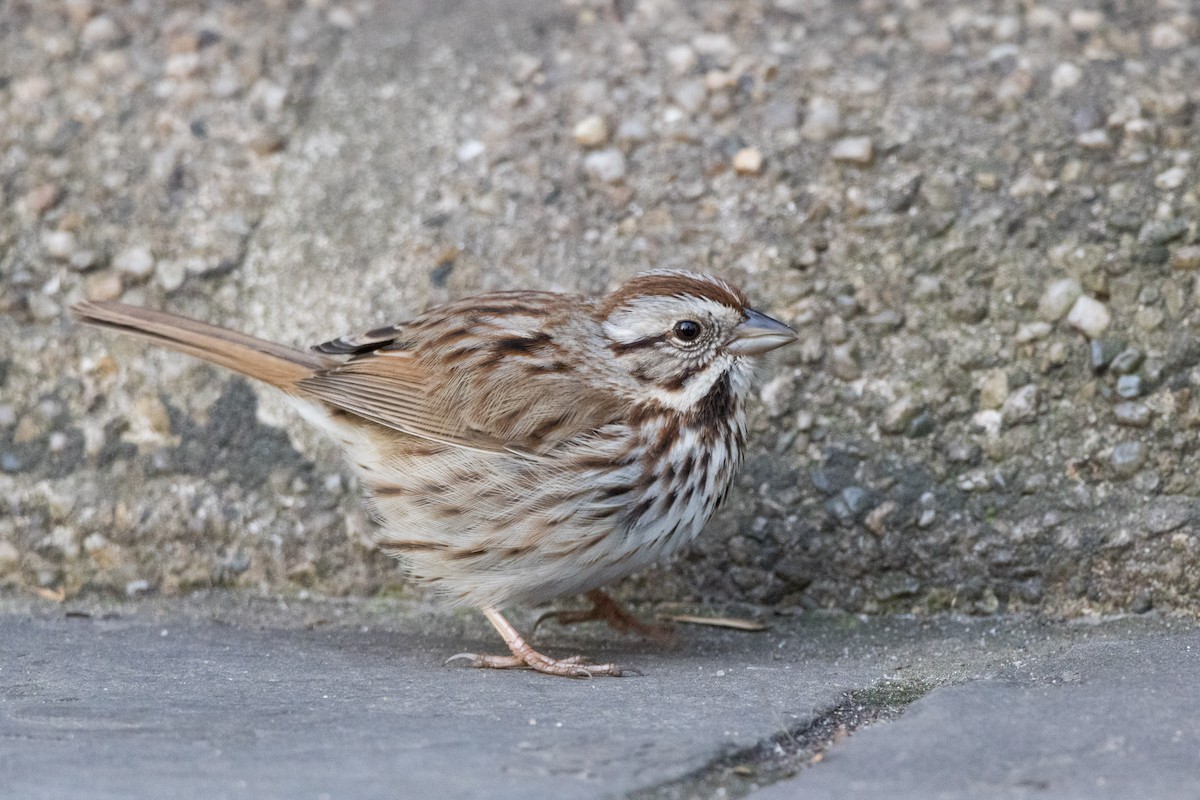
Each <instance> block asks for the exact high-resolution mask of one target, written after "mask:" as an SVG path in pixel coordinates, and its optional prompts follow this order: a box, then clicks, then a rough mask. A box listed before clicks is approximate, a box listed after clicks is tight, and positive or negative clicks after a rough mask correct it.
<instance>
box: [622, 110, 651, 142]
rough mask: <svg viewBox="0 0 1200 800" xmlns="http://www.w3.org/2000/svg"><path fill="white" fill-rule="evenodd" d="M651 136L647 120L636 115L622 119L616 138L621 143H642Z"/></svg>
mask: <svg viewBox="0 0 1200 800" xmlns="http://www.w3.org/2000/svg"><path fill="white" fill-rule="evenodd" d="M649 138H650V128H649V127H648V126H647V125H646V122H645V121H644V120H642V119H638V118H636V117H634V118H632V119H626V120H622V121H621V124H620V125H618V126H617V135H616V140H617V142H619V143H620V144H627V145H633V144H641V143H642V142H644V141H646V140H647V139H649Z"/></svg>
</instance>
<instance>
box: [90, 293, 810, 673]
mask: <svg viewBox="0 0 1200 800" xmlns="http://www.w3.org/2000/svg"><path fill="white" fill-rule="evenodd" d="M72 312H73V315H74V317H75V318H76V319H77V320H78V321H80V322H83V323H87V324H89V325H95V326H100V327H101V328H106V329H109V330H113V331H119V332H121V333H126V334H132V335H134V336H137V337H140V338H142V339H145V340H148V341H150V342H152V343H154V344H156V345H161V346H164V347H167V348H169V349H172V350H176V351H179V352H182V353H185V354H187V355H190V356H194V357H197V358H199V359H202V360H204V361H208V362H211V363H213V364H216V365H219V366H221V367H225V368H227V369H230V370H233V371H234V372H237V373H240V374H241V375H244V376H246V377H249V378H253V379H256V380H259V381H262V382H264V383H266V384H268V385H270V386H272V387H274V388H275V389H277V390H280V391H281V392H282V393H283V395H284V396H285V398H287V400H288V401H289V402H290V404H291V405H292V406H294V407H295V408H296V409H297V411H298V412H299V414H300V416H301V417H303V418H304V419H305V420H306V421H307V422H309V423H311V424H312V425H314V426H316V428H318V429H319V430H321V431H322V432H324V433H325V434H327V435H329V436H330V437H332V438H333V440H334V441H335V442H337V443H338V444H339V445H340V446H341V449H342V451H343V453H344V455H345V457H346V459H347V461H348V463H349V465H350V467H351V468H352V469H353V471H354V472H355V473H356V474H357V476H358V478H359V481H360V483H361V484H362V486H363V487H364V489H365V493H366V495H367V502H368V503H369V505H370V507H371V509H372V511H373V514H374V516H375V518H376V519H377V521H378V523H379V524H378V528H377V532H376V540H377V543H378V546H379V547H380V548H381V549H382V550H383V551H385V552H387V553H389V554H391V555H393V556H395V557H397V558H398V559H399V560H400V561H401V562H402V564H403V565H404V567H405V570H406V572H407V574H408V575H409V576H410V577H411V578H412V579H413V580H415V581H417V582H419V583H422V584H426V585H429V586H431V587H433V589H435V590H436V591H437V593H438V594H440V595H441V596H442V597H443V598H444V599H445V600H447V601H448V602H450V603H451V604H454V605H457V606H467V607H473V608H475V609H478V610H479V611H480V612H482V614H483V615H484V617H486V618H487V620H488V621H489V622H490V623H491V624H492V625H493V626H494V627H495V629H496V630H497V632H498V633H499V634H500V636H501V637H502V638H503V640H504V642H505V644H506V645H507V646H508V650H509V653H508V654H507V655H487V654H484V655H480V654H475V653H460V654H458V655H456V656H452V657H451V658H450V659H448V662H447V663H449V662H453V661H464V662H467V664H468V665H469V666H474V667H481V668H493V669H508V668H525V669H532V670H535V671H537V672H541V673H546V674H550V675H560V676H567V677H598V676H621V675H624V674H629V673H630V670H628V669H623V668H622V667H621V666H620V665H618V664H615V663H593V662H591V661H589V660H588V659H586V658H584V657H582V656H571V657H566V658H554V657H551V656H549V655H545V654H543V653H542V652H540V651H539V650H536V649H534V647H533V646H532V645H531V644H530V643H529V641H528V639H527V638H526V637H524V636H522V635H521V633H520V632H519V631H518V630H517V629H516V627H514V626H513V625H512V624H511V623H510V622H509V620H508V619H507V618H506V617H505V614H504V610H505V609H507V608H509V607H511V606H513V605H521V604H539V603H546V602H549V601H552V600H554V599H556V598H559V597H563V596H567V595H573V594H580V593H584V594H586V595H587V596H588V597H589V598H590V599H591V600H592V602H593V604H594V608H593V611H592V612H590V615H589V614H588V613H585V614H580V613H578V612H574V613H572V614H563V615H562V616H563V617H564V618H566V619H569V621H578V620H580V619H602V620H606V621H608V622H609V623H610V624H612V625H613V626H614V627H617V628H619V629H626V630H628V629H635V630H642V631H644V632H648V633H651V634H654V633H656V632H657V631H656V630H655V629H654V627H653V626H648V625H643V624H641V623H640V622H639V621H638V620H637V618H636V617H634V616H633V615H632V614H630V613H629V612H627V611H625V610H624V609H623V608H622V607H620V606H619V604H617V603H616V601H615V600H613V599H612V598H611V597H610V596H608V594H607V593H605V592H604V591H603V589H602V587H604V586H606V585H608V584H610V583H613V582H615V581H617V580H619V579H620V578H623V577H625V576H626V575H628V574H630V573H632V572H634V571H636V570H638V569H641V568H643V567H646V566H647V565H650V564H652V563H654V562H657V561H660V560H662V559H665V558H667V557H668V556H670V555H672V554H673V553H675V552H677V551H678V550H679V549H680V548H682V547H683V546H684V545H686V544H687V543H688V542H690V541H692V540H693V539H694V538H695V537H696V535H697V534H699V533H700V531H701V529H702V528H703V527H704V526H705V524H706V523H707V522H708V520H709V519H710V518H711V517H712V515H713V513H714V512H715V511H716V509H717V508H718V507H719V506H720V505H721V504H722V502H723V501H724V500H725V498H726V496H727V495H728V494H729V491H730V488H731V487H732V485H733V481H734V477H735V474H736V472H737V469H738V467H739V466H740V464H741V462H742V460H743V457H744V454H745V450H746V446H747V429H746V402H747V399H748V396H749V394H750V391H751V384H752V379H753V375H754V367H755V364H756V362H757V361H758V360H759V357H760V356H762V355H763V354H765V353H767V352H769V351H771V350H774V349H776V348H778V347H781V346H783V345H786V344H788V343H790V342H792V341H794V340H795V339H796V335H797V334H796V332H795V331H794V330H793V329H792V328H790V327H789V326H788V325H786V324H784V323H783V322H781V321H779V320H777V319H775V318H773V317H770V316H768V315H766V314H765V313H762V312H760V311H757V310H755V309H754V308H752V307H751V306H750V303H749V299H748V298H747V296H746V294H745V293H744V292H743V291H742V290H741V289H739V288H738V287H736V286H735V285H734V284H732V283H730V282H728V281H726V280H724V279H722V278H719V277H715V276H712V275H707V274H702V273H698V272H692V271H686V270H664V269H660V270H651V271H648V272H643V273H640V274H637V275H635V276H633V277H632V278H630V279H628V280H626V281H625V282H624V283H622V284H621V285H619V286H618V287H617V288H616V289H614V290H613V291H611V292H610V293H608V294H604V295H600V296H586V295H581V294H570V293H558V292H549V291H494V292H488V293H484V294H478V295H475V296H470V297H465V298H462V299H458V300H453V301H451V302H448V303H444V304H441V305H437V306H435V307H432V308H430V309H428V310H427V311H425V312H424V313H422V314H420V315H418V316H416V317H414V318H412V319H410V320H408V321H405V322H400V323H397V324H395V325H389V326H386V327H382V328H375V329H373V330H368V331H367V332H365V333H359V334H352V335H347V336H342V337H340V338H336V339H332V340H330V341H327V342H325V343H323V344H319V345H316V346H315V347H312V348H310V349H307V350H301V349H297V348H293V347H289V346H286V345H282V344H276V343H273V342H270V341H266V340H263V339H259V338H257V337H254V336H249V335H247V334H244V333H238V332H236V331H233V330H229V329H226V328H222V327H217V326H214V325H210V324H207V323H204V322H199V321H195V320H192V319H188V318H185V317H180V316H176V315H173V314H169V313H165V312H162V311H156V310H152V309H148V308H143V307H139V306H131V305H125V304H122V303H118V302H92V301H83V302H79V303H77V304H76V305H74V306H73V307H72Z"/></svg>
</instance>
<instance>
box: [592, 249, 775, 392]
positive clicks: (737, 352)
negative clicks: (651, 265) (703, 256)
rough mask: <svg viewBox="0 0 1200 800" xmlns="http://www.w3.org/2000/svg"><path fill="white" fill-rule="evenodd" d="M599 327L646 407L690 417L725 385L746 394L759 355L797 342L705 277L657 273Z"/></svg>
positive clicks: (736, 293)
mask: <svg viewBox="0 0 1200 800" xmlns="http://www.w3.org/2000/svg"><path fill="white" fill-rule="evenodd" d="M600 314H601V328H602V331H603V335H604V337H605V340H606V344H607V346H608V348H609V350H610V351H611V352H612V354H613V356H614V357H615V359H616V361H617V363H618V364H619V365H620V368H621V371H622V372H623V373H626V374H628V375H629V376H630V377H631V378H632V379H633V381H634V382H635V383H636V384H638V385H640V386H641V387H642V390H643V391H644V393H645V396H646V398H647V399H648V400H650V401H652V402H654V403H657V404H659V405H664V406H667V407H670V408H672V409H674V410H676V411H688V410H691V409H692V408H694V407H695V406H696V405H697V404H698V403H700V401H702V400H703V399H704V398H705V397H707V396H708V394H709V391H710V390H711V389H712V388H713V387H714V386H717V385H718V384H719V383H720V382H721V381H722V380H726V379H727V380H729V381H730V382H731V387H730V388H731V389H733V390H734V391H735V392H736V393H738V394H741V393H744V392H745V390H746V389H747V388H748V385H749V378H750V371H751V367H752V362H753V360H754V358H755V357H756V356H761V355H762V354H764V353H766V352H768V351H770V350H774V349H775V348H777V347H781V346H783V345H785V344H788V343H789V342H792V341H794V340H795V338H796V332H795V331H794V330H792V329H791V328H789V327H788V326H787V325H785V324H783V323H782V322H780V321H779V320H776V319H773V318H771V317H769V316H767V315H766V314H763V313H762V312H760V311H755V310H754V309H753V308H751V307H750V305H749V301H748V299H747V298H746V295H745V294H744V293H743V292H742V291H741V290H740V289H738V288H737V287H735V286H733V285H732V284H730V283H728V282H726V281H724V280H721V279H720V278H715V277H712V276H710V275H703V274H700V273H695V272H686V271H682V270H654V271H652V272H644V273H642V274H640V275H637V276H635V277H634V278H632V279H631V280H630V281H628V282H627V283H625V284H624V285H623V286H621V287H620V288H619V289H617V290H616V291H615V292H613V293H612V294H610V295H608V296H607V297H606V298H604V300H603V301H602V303H601V306H600Z"/></svg>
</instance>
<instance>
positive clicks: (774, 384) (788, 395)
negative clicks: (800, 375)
mask: <svg viewBox="0 0 1200 800" xmlns="http://www.w3.org/2000/svg"><path fill="white" fill-rule="evenodd" d="M795 394H796V376H795V375H793V374H791V373H788V372H785V373H783V374H782V375H776V376H775V377H774V378H772V379H771V380H769V381H767V383H766V384H765V385H764V386H763V387H762V389H761V390H760V391H759V396H760V398H761V399H762V404H763V407H764V408H766V410H767V414H768V415H770V416H772V417H780V416H783V414H784V413H786V412H787V410H788V404H790V403H791V402H792V397H794V396H795Z"/></svg>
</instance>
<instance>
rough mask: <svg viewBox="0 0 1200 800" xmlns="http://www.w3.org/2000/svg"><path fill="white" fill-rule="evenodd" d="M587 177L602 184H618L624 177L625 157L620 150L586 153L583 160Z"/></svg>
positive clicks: (611, 149)
mask: <svg viewBox="0 0 1200 800" xmlns="http://www.w3.org/2000/svg"><path fill="white" fill-rule="evenodd" d="M583 170H584V172H586V173H587V174H588V177H590V178H592V179H593V180H597V181H601V182H603V183H618V182H620V181H621V179H622V178H624V177H625V156H624V155H623V154H622V153H621V151H620V150H617V149H615V148H611V147H610V148H608V149H606V150H597V151H595V152H594V153H588V154H587V157H586V158H584V159H583Z"/></svg>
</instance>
